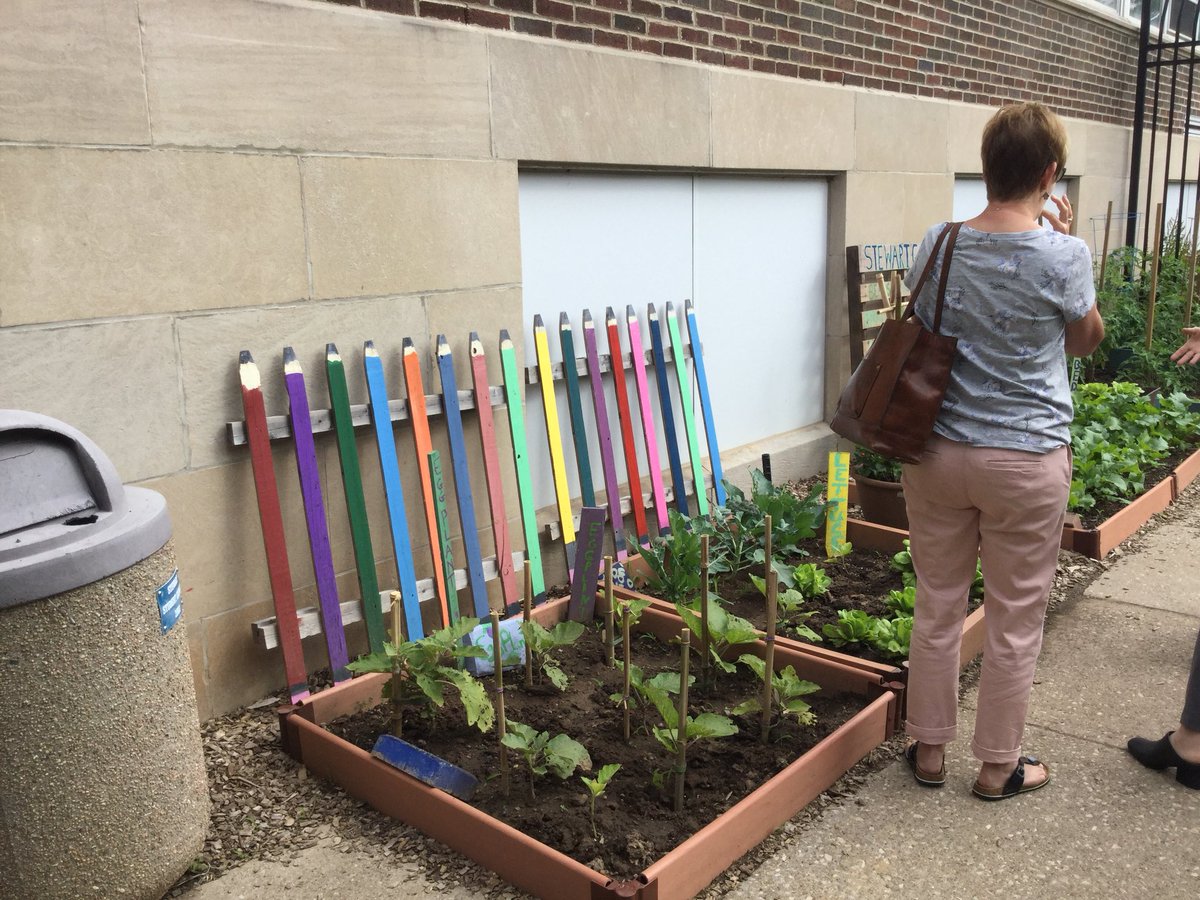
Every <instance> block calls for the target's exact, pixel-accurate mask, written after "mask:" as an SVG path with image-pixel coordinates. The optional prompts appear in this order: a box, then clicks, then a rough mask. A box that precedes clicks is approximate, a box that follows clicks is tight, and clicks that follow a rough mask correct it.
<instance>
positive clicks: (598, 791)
mask: <svg viewBox="0 0 1200 900" xmlns="http://www.w3.org/2000/svg"><path fill="white" fill-rule="evenodd" d="M619 771H621V764H620V763H609V764H608V765H606V766H601V767H600V771H599V772H597V773H596V777H595V778H588V777H587V776H586V775H580V776H579V778H580V780H581V781H582V782H583V784H584V787H586V788H587V789H588V814H589V815H590V816H591V820H592V837H593V838H595V839H596V840H599V836H598V835H597V834H596V801H597V800H599V799H600V796H601V795H602V794H603V793H604V791H605V789H606V788H607V787H608V783H609V782H610V781H612V777H613V776H614V775H616V774H617V772H619Z"/></svg>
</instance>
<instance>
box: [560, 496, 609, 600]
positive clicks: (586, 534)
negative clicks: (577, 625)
mask: <svg viewBox="0 0 1200 900" xmlns="http://www.w3.org/2000/svg"><path fill="white" fill-rule="evenodd" d="M607 518H608V511H607V510H606V509H605V508H604V507H603V506H585V507H584V508H583V510H582V512H580V514H579V538H578V541H579V546H578V549H577V550H576V552H575V571H574V573H573V580H572V582H571V607H570V609H569V610H568V617H569V618H570V619H571V621H572V622H589V621H591V620H592V618H594V617H595V615H596V592H595V591H594V590H591V585H594V584H595V583H596V577H597V573H598V572H600V560H601V556H602V554H603V553H604V522H605V520H606V519H607ZM600 574H603V573H600Z"/></svg>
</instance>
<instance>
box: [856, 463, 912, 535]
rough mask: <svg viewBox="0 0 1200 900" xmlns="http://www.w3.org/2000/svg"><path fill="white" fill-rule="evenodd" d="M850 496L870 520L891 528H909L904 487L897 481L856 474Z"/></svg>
mask: <svg viewBox="0 0 1200 900" xmlns="http://www.w3.org/2000/svg"><path fill="white" fill-rule="evenodd" d="M850 496H851V498H852V502H857V503H858V505H859V507H860V508H861V509H862V511H863V517H864V518H865V519H866V520H867V521H868V522H875V523H877V524H879V525H886V526H888V527H889V528H903V529H907V528H908V509H907V507H906V506H905V505H904V489H903V488H902V487H901V486H900V483H899V482H897V481H879V480H877V479H875V478H867V477H866V476H865V475H859V474H857V473H856V474H855V475H854V478H853V480H852V482H851V491H850Z"/></svg>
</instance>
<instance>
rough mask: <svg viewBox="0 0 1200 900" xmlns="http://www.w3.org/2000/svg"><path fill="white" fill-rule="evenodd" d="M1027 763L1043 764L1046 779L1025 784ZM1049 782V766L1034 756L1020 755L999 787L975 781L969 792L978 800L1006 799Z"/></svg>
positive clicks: (1033, 764)
mask: <svg viewBox="0 0 1200 900" xmlns="http://www.w3.org/2000/svg"><path fill="white" fill-rule="evenodd" d="M1027 764H1028V765H1031V766H1044V767H1045V769H1046V780H1045V781H1041V782H1038V783H1037V784H1034V785H1026V784H1025V766H1026V765H1027ZM1049 783H1050V767H1049V766H1047V765H1046V764H1045V763H1044V762H1042V761H1041V760H1039V759H1038V758H1037V757H1036V756H1022V757H1021V758H1020V759H1018V760H1017V767H1016V768H1015V769H1013V771H1012V774H1011V775H1009V776H1008V781H1006V782H1004V784H1003V785H1001V786H1000V787H999V788H985V787H980V786H979V782H978V781H976V782H975V785H974V787H972V788H971V793H972V794H974V795H975V796H976V797H978V798H979V799H980V800H1007V799H1008V798H1009V797H1015V796H1017V794H1028V793H1029V792H1030V791H1036V790H1037V789H1038V788H1042V787H1045V786H1046V785H1048V784H1049Z"/></svg>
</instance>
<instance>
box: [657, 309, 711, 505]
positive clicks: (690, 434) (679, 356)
mask: <svg viewBox="0 0 1200 900" xmlns="http://www.w3.org/2000/svg"><path fill="white" fill-rule="evenodd" d="M667 333H668V334H669V335H670V336H671V358H672V360H674V362H675V377H676V378H677V379H678V380H679V405H680V406H682V407H683V427H684V430H685V431H686V432H687V444H688V458H689V459H690V460H691V462H692V480H693V481H695V482H696V508H697V509H699V510H700V515H702V516H707V515H708V497H707V495H706V494H707V492H706V491H705V488H704V470H703V469H702V468H700V439H699V438H698V437H697V435H696V417H695V416H694V415H693V414H692V392H691V385H690V384H689V383H688V376H687V362H686V361H685V360H684V358H683V339H682V338H681V337H680V336H679V320H678V319H677V318H676V317H675V309H674V307H672V306H671V304H670V303H668V304H667Z"/></svg>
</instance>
